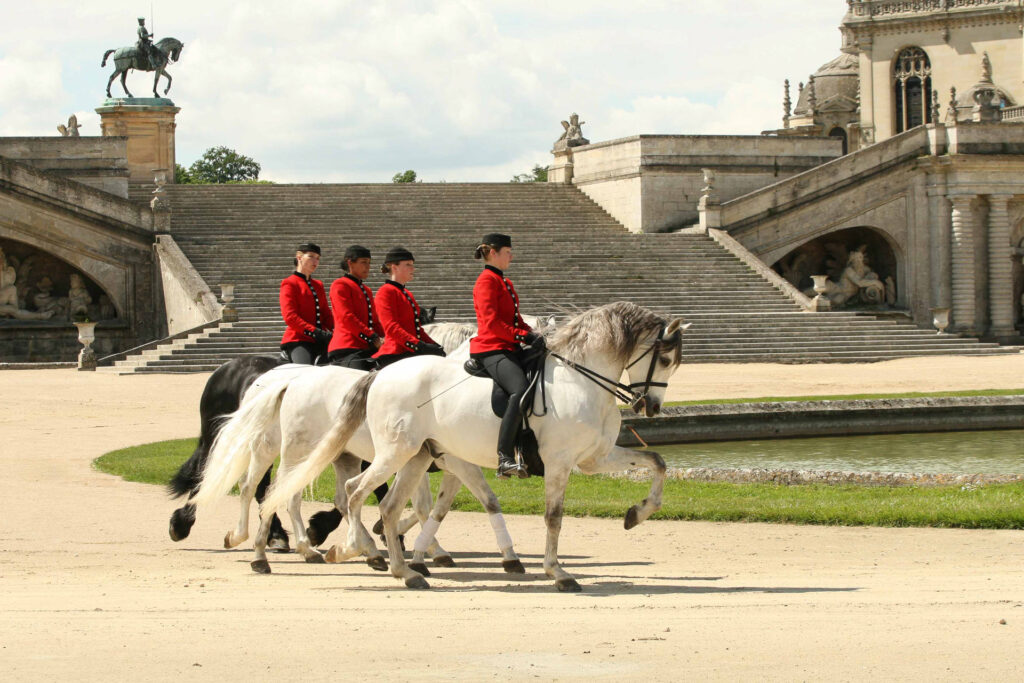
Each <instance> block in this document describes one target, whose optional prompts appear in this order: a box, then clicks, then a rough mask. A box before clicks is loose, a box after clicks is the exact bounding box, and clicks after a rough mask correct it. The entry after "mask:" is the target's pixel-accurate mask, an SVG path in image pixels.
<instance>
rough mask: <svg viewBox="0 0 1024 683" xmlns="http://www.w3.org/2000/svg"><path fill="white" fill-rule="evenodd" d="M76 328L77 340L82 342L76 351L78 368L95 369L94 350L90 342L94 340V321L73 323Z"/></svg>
mask: <svg viewBox="0 0 1024 683" xmlns="http://www.w3.org/2000/svg"><path fill="white" fill-rule="evenodd" d="M75 327H77V328H78V341H79V342H81V344H82V347H83V348H82V350H81V351H79V352H78V369H79V370H95V369H96V352H95V351H93V350H92V343H93V342H94V341H96V323H94V322H80V323H75Z"/></svg>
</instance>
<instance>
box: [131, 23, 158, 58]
mask: <svg viewBox="0 0 1024 683" xmlns="http://www.w3.org/2000/svg"><path fill="white" fill-rule="evenodd" d="M137 33H138V36H139V40H138V41H137V42H136V43H135V47H136V48H137V52H136V54H137V56H138V57H139V58H140V61H141V60H145V61H144V63H141V64H139V67H140V68H142V69H143V70H144V71H146V70H149V69H153V68H155V67H156V64H155V63H154V62H155V61H156V60H154V59H153V41H152V40H151V39H152V37H153V34H152V33H150V32H149V31H148V30H146V18H145V17H139V29H138V31H137ZM147 67H148V68H147Z"/></svg>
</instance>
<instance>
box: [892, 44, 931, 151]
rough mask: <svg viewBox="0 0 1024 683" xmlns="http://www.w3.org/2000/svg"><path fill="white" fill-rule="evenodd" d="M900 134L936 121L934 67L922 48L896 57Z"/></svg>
mask: <svg viewBox="0 0 1024 683" xmlns="http://www.w3.org/2000/svg"><path fill="white" fill-rule="evenodd" d="M893 87H894V89H895V92H894V95H895V102H896V132H897V133H902V132H903V131H905V130H910V129H911V128H913V127H914V126H920V125H921V124H924V123H931V122H932V112H931V106H930V105H931V101H932V64H931V62H930V61H929V60H928V55H927V54H925V51H924V50H922V49H921V48H919V47H908V48H905V49H903V50H901V51H900V53H899V55H898V56H897V57H896V67H895V69H894V73H893Z"/></svg>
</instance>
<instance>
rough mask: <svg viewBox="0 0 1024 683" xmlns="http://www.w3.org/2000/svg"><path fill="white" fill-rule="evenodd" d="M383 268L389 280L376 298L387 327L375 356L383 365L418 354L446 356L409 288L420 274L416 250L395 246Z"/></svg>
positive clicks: (378, 311) (379, 312)
mask: <svg viewBox="0 0 1024 683" xmlns="http://www.w3.org/2000/svg"><path fill="white" fill-rule="evenodd" d="M380 270H381V272H382V273H385V274H386V275H387V276H388V279H387V280H385V281H384V284H383V285H382V286H381V288H380V289H378V290H377V297H376V299H375V300H374V304H375V306H376V308H377V313H378V315H379V316H380V324H381V326H382V327H383V328H384V343H383V344H382V345H381V347H380V349H379V350H378V351H377V353H375V354H374V355H373V357H374V358H375V359H376V360H377V365H378V367H382V368H383V367H385V366H388V365H391V364H392V363H394V362H395V361H399V360H401V359H403V358H408V357H409V356H414V355H421V354H429V355H432V356H443V355H444V350H443V349H442V348H441V346H440V345H439V344H437V343H436V342H435V341H434V340H433V339H431V338H430V335H428V334H427V333H426V332H424V331H423V327H422V325H420V307H419V304H417V303H416V297H414V296H413V295H412V292H411V291H409V289H408V288H407V287H406V285H407V284H409V282H411V281H412V279H413V276H414V275H415V273H416V264H415V259H414V258H413V256H412V252H410V251H409V250H408V249H405V248H403V247H393V248H392V249H390V250H388V253H387V256H385V257H384V265H382V266H381V267H380Z"/></svg>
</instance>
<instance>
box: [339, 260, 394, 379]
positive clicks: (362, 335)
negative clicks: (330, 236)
mask: <svg viewBox="0 0 1024 683" xmlns="http://www.w3.org/2000/svg"><path fill="white" fill-rule="evenodd" d="M341 269H342V270H344V271H345V273H346V275H345V276H344V277H340V278H338V279H337V280H335V281H334V284H332V285H331V309H332V310H333V311H334V337H333V338H332V339H331V344H330V346H329V347H328V350H327V351H328V356H327V357H328V359H329V360H330V361H331V363H332V364H334V365H342V366H344V367H348V368H355V369H356V370H372V369H374V368H375V367H377V365H376V362H375V361H374V360H373V358H372V356H373V354H374V352H375V351H377V349H378V348H380V345H381V342H382V339H381V338H382V337H383V336H384V328H382V327H381V325H380V320H379V319H378V317H377V311H376V310H375V308H374V305H373V292H372V291H371V290H370V288H369V287H367V286H366V285H365V284H364V283H363V280H365V279H366V277H367V276H368V275H369V274H370V250H369V249H367V248H366V247H361V246H359V245H358V244H353V245H352V246H350V247H349V248H348V249H346V250H345V257H344V259H342V262H341Z"/></svg>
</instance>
